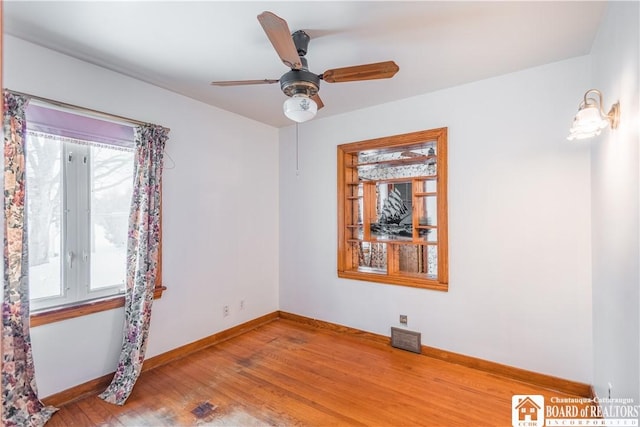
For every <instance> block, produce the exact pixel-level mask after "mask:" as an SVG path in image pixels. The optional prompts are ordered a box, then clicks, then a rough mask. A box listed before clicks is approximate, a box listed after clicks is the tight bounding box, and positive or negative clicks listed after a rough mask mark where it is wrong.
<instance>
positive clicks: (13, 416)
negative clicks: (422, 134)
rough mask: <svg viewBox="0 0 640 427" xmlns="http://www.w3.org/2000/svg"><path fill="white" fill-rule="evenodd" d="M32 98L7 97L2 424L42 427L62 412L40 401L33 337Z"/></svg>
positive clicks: (4, 116)
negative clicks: (28, 114)
mask: <svg viewBox="0 0 640 427" xmlns="http://www.w3.org/2000/svg"><path fill="white" fill-rule="evenodd" d="M27 102H28V100H27V98H26V97H24V96H20V95H17V94H12V93H9V92H5V93H4V110H3V111H4V114H3V131H4V298H3V301H2V405H3V407H2V423H1V425H3V426H20V427H26V426H33V427H35V426H42V425H44V424H45V423H46V422H47V421H48V420H49V418H51V415H53V413H54V412H55V411H56V410H57V409H56V408H54V407H52V406H45V405H44V404H43V403H42V402H41V401H40V400H39V399H38V391H37V387H36V380H35V368H34V365H33V353H32V351H31V336H30V334H29V281H28V272H29V262H28V257H27V242H28V239H27V218H26V215H25V187H26V185H25V184H26V183H25V178H26V173H25V139H24V136H25V128H26V120H25V115H24V108H25V107H26V106H27Z"/></svg>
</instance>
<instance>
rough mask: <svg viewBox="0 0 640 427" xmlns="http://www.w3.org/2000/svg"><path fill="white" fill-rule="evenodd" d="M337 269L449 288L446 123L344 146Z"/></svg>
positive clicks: (340, 272)
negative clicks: (434, 127) (444, 125)
mask: <svg viewBox="0 0 640 427" xmlns="http://www.w3.org/2000/svg"><path fill="white" fill-rule="evenodd" d="M338 276H339V277H343V278H348V279H357V280H367V281H374V282H381V283H389V284H396V285H404V286H413V287H419V288H429V289H437V290H443V291H446V290H447V289H448V276H449V274H448V245H447V129H446V128H440V129H433V130H427V131H421V132H414V133H409V134H404V135H397V136H391V137H385V138H379V139H374V140H368V141H360V142H354V143H350V144H343V145H339V146H338Z"/></svg>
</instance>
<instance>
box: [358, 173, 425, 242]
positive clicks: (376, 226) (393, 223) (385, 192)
mask: <svg viewBox="0 0 640 427" xmlns="http://www.w3.org/2000/svg"><path fill="white" fill-rule="evenodd" d="M377 197H378V204H377V209H378V220H377V222H372V223H371V226H370V230H371V235H372V237H374V238H377V239H383V240H405V239H406V240H411V239H412V238H413V216H412V207H411V183H410V182H407V183H396V184H379V185H378V186H377ZM428 231H429V230H420V232H421V233H420V234H421V235H423V234H426V232H428Z"/></svg>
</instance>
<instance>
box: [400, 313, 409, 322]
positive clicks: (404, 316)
mask: <svg viewBox="0 0 640 427" xmlns="http://www.w3.org/2000/svg"><path fill="white" fill-rule="evenodd" d="M407 323H408V319H407V315H406V314H401V315H400V324H401V325H406V324H407Z"/></svg>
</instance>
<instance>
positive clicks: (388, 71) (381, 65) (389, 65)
mask: <svg viewBox="0 0 640 427" xmlns="http://www.w3.org/2000/svg"><path fill="white" fill-rule="evenodd" d="M399 69H400V67H398V65H397V64H396V63H395V62H393V61H386V62H376V63H374V64H365V65H356V66H353V67H344V68H334V69H332V70H327V71H325V72H324V73H323V74H322V79H323V80H324V81H325V82H327V83H342V82H353V81H358V80H374V79H388V78H390V77H393V76H394V75H395V74H396V73H397V72H398V70H399Z"/></svg>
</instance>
